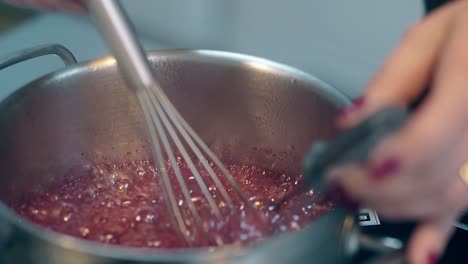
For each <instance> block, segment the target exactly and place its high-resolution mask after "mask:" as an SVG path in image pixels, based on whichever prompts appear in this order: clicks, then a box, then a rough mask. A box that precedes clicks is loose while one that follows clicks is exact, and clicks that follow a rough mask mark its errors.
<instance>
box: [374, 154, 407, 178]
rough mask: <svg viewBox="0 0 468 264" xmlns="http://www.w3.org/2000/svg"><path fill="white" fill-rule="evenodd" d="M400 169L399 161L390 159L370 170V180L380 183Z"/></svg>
mask: <svg viewBox="0 0 468 264" xmlns="http://www.w3.org/2000/svg"><path fill="white" fill-rule="evenodd" d="M399 169H400V161H399V160H397V159H394V158H390V159H387V160H385V161H384V162H382V163H381V164H380V165H378V166H376V167H375V168H372V173H371V179H372V180H374V181H380V180H382V179H384V178H387V177H388V176H391V175H393V174H394V173H396V172H397V171H398V170H399Z"/></svg>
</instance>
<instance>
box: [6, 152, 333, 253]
mask: <svg viewBox="0 0 468 264" xmlns="http://www.w3.org/2000/svg"><path fill="white" fill-rule="evenodd" d="M195 166H196V167H197V168H198V170H199V171H200V173H201V177H203V181H204V182H205V183H206V185H207V186H206V187H207V190H208V192H209V193H210V196H211V197H213V202H214V203H216V205H217V207H218V208H219V210H220V213H221V218H218V217H216V215H215V214H214V213H213V211H212V210H211V209H210V206H209V204H208V201H207V199H206V198H205V197H204V196H203V192H202V189H201V188H200V187H199V185H198V183H197V179H196V177H195V176H194V175H193V174H192V173H191V171H190V169H189V166H188V165H187V164H186V163H184V162H182V161H181V160H179V161H178V167H179V168H180V170H181V173H182V175H183V178H184V179H185V183H186V186H187V190H188V192H189V194H190V202H192V203H193V205H194V207H195V208H196V210H197V213H198V214H199V217H200V219H201V223H200V222H197V221H196V218H195V217H194V216H193V214H192V213H191V211H190V208H189V201H188V200H187V199H185V198H184V196H183V194H182V191H181V188H180V186H179V185H178V183H177V179H176V177H175V173H174V171H173V170H172V169H169V170H168V175H169V178H170V179H171V186H173V188H174V193H175V196H174V199H175V202H176V203H177V206H178V209H179V211H180V214H181V215H182V221H183V223H184V225H185V227H186V232H187V234H189V235H190V237H191V239H192V240H191V242H190V243H188V242H187V241H186V240H185V239H184V237H183V236H182V235H181V233H180V232H179V229H178V228H176V226H175V225H173V224H172V223H174V222H173V218H172V216H173V212H171V211H169V210H168V207H167V206H166V203H165V199H166V196H165V192H164V190H163V188H162V187H161V186H162V184H161V182H160V179H161V177H160V175H159V174H160V172H158V171H156V170H155V169H154V166H152V165H151V164H150V162H148V161H132V162H124V163H114V164H95V165H92V166H85V167H79V168H74V169H72V170H70V172H69V173H68V174H67V175H65V176H64V177H61V178H57V179H55V180H54V181H52V182H51V183H49V184H48V185H47V186H43V187H42V188H40V189H37V190H34V191H31V192H30V193H28V194H26V195H24V196H23V197H21V199H19V200H17V201H15V202H13V203H11V204H10V205H11V207H12V208H13V209H14V210H15V211H16V212H17V213H18V214H20V215H21V216H23V217H24V218H26V219H28V220H30V221H32V222H33V223H35V224H38V225H40V226H42V227H45V228H48V229H50V230H53V231H56V232H60V233H64V234H68V235H71V236H74V237H78V238H81V239H86V240H92V241H97V242H102V243H106V244H113V245H121V246H129V247H145V248H186V247H205V246H219V245H221V242H222V243H224V244H230V243H238V244H241V245H246V244H248V243H253V242H255V241H258V240H261V239H263V238H264V237H265V236H269V235H274V234H279V233H285V232H290V231H295V230H299V229H301V228H303V227H304V226H305V225H306V224H307V223H309V222H310V221H312V220H313V219H314V218H316V217H318V216H320V215H323V214H325V213H327V212H329V211H330V210H332V208H333V204H332V202H330V201H328V200H327V199H325V198H322V197H320V196H318V195H316V194H314V193H313V191H309V192H306V193H303V194H301V195H298V196H296V197H294V198H293V199H292V200H290V201H289V202H288V203H287V204H286V205H285V206H282V207H280V209H279V210H277V211H276V210H272V208H271V205H272V204H275V202H276V201H278V200H279V199H281V197H283V196H284V195H285V194H286V193H288V192H290V191H291V190H292V189H293V188H295V187H296V186H297V185H299V184H300V183H301V181H302V178H301V175H286V174H283V173H281V172H275V171H271V170H266V169H263V168H259V167H256V166H246V165H238V164H231V165H227V166H226V168H227V170H228V171H229V172H230V173H231V175H232V176H233V178H234V179H235V180H236V181H237V182H238V184H239V186H240V188H241V191H242V193H243V194H244V195H245V196H246V197H247V198H248V200H249V201H250V204H251V205H253V207H255V208H252V207H249V206H248V205H246V204H244V203H242V201H241V199H239V197H238V195H237V194H236V192H235V191H234V190H232V188H228V187H229V186H230V185H229V184H228V181H227V180H226V177H224V176H222V174H221V172H220V171H218V170H215V173H216V174H217V175H219V177H220V179H221V181H222V182H223V183H224V186H226V189H227V192H228V194H229V197H230V198H231V199H232V202H233V204H234V205H235V208H231V207H229V206H228V204H229V203H228V201H226V200H225V199H224V198H223V196H222V195H221V190H220V188H219V185H215V184H214V181H213V180H212V179H211V178H210V176H209V174H208V172H207V171H206V170H204V169H203V167H202V165H201V164H195ZM261 216H263V217H261Z"/></svg>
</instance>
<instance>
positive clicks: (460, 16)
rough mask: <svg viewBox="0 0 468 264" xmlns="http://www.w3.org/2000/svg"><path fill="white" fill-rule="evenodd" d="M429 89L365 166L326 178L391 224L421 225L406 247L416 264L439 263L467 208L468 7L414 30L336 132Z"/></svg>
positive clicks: (456, 6)
mask: <svg viewBox="0 0 468 264" xmlns="http://www.w3.org/2000/svg"><path fill="white" fill-rule="evenodd" d="M429 83H431V90H430V92H429V95H428V96H427V98H426V99H425V100H424V101H423V102H422V104H421V105H420V106H419V108H418V109H417V110H416V111H415V112H414V113H413V114H412V115H411V116H410V119H409V120H408V122H407V124H406V125H405V126H404V127H403V128H402V129H400V130H399V131H398V132H397V133H394V134H393V135H391V136H389V137H388V138H387V139H385V140H384V141H383V142H381V143H380V144H379V145H378V146H377V147H376V148H375V149H374V150H373V152H372V153H371V156H370V158H369V160H368V161H367V163H366V164H360V165H356V164H352V165H346V166H342V167H340V168H336V170H334V171H332V172H331V173H330V174H329V178H328V180H329V181H330V183H331V185H332V186H331V188H333V189H335V190H336V189H342V190H344V191H345V192H346V194H347V196H348V197H349V198H351V199H353V200H354V201H357V202H359V203H360V204H361V205H363V206H368V207H372V208H375V209H376V210H377V211H378V212H379V213H380V214H381V215H382V216H383V217H385V218H387V219H395V220H416V221H419V222H420V225H419V227H418V228H417V229H416V230H415V232H414V233H413V235H412V238H411V240H410V242H409V245H408V246H409V247H408V253H407V256H408V260H409V262H410V263H412V264H427V263H436V262H437V258H438V256H440V255H442V254H443V251H444V249H445V246H446V243H447V241H448V240H449V238H450V236H451V234H452V232H453V227H452V224H453V223H454V221H455V220H456V218H457V217H459V216H460V214H461V213H462V212H463V211H464V210H465V209H467V206H468V183H467V181H468V177H466V179H467V181H464V180H463V177H462V176H463V175H465V174H467V176H468V165H465V166H464V164H468V1H456V2H453V3H450V4H448V5H446V6H444V7H442V8H440V9H439V10H436V11H434V12H433V13H432V14H430V15H429V16H427V17H426V18H424V19H423V20H422V21H420V22H419V23H417V24H416V25H414V26H412V27H411V29H410V30H409V31H408V32H407V33H406V34H405V36H404V38H403V40H402V41H401V43H400V45H399V47H398V48H397V49H396V50H395V51H394V52H393V54H391V56H390V57H389V58H388V59H387V61H386V62H385V64H384V65H383V67H382V68H381V69H380V71H379V72H378V73H377V74H376V76H375V78H373V80H371V82H370V83H369V85H368V87H367V89H366V90H365V93H364V95H363V97H362V98H361V99H358V100H356V101H355V102H354V104H352V105H351V106H350V107H347V108H345V109H343V111H342V112H341V114H340V115H339V117H338V125H339V126H340V127H342V128H346V127H350V126H353V125H355V124H357V123H358V122H360V121H362V120H363V119H364V118H366V117H367V116H369V115H370V114H372V113H374V112H375V111H377V110H378V109H381V108H383V107H385V106H407V105H408V104H409V103H411V102H412V101H413V100H415V99H416V98H417V97H418V95H420V94H421V93H422V92H423V89H424V88H425V87H426V85H427V84H429ZM348 202H349V201H348ZM350 204H352V203H350Z"/></svg>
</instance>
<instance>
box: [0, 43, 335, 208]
mask: <svg viewBox="0 0 468 264" xmlns="http://www.w3.org/2000/svg"><path fill="white" fill-rule="evenodd" d="M150 59H151V61H152V64H153V68H154V72H155V74H156V76H157V79H158V80H159V82H160V84H161V86H162V87H163V89H164V90H165V91H166V93H167V95H168V96H169V98H170V99H171V100H172V102H173V103H174V104H175V106H176V108H177V109H179V111H180V112H181V114H182V115H183V116H184V117H185V119H186V120H187V121H188V123H189V124H191V125H192V127H193V128H194V130H195V131H197V132H198V133H199V135H200V136H201V137H202V139H203V140H204V141H205V142H206V143H207V144H208V145H209V147H210V148H211V149H212V150H214V151H215V153H216V154H217V155H218V156H219V157H220V158H221V159H223V160H232V161H235V162H241V163H246V164H255V165H259V166H264V167H274V168H278V169H283V170H286V172H288V173H294V172H295V173H297V172H298V171H299V170H300V158H301V157H302V155H303V153H304V151H305V150H306V148H307V147H308V145H309V144H311V143H312V142H313V141H315V140H317V139H324V138H325V139H326V138H329V137H330V136H332V135H333V134H334V132H335V129H334V125H333V119H334V118H333V117H334V113H335V111H336V109H337V107H338V101H339V100H336V98H332V97H331V96H329V95H327V93H326V92H324V91H323V88H322V87H319V86H317V85H315V84H313V83H311V82H309V81H307V80H306V79H303V78H301V77H300V75H297V76H293V75H292V74H291V72H289V70H284V69H282V68H280V67H276V66H273V65H269V64H262V63H260V62H259V61H246V60H244V59H243V60H240V59H238V58H236V57H235V56H233V57H223V55H220V54H217V53H213V54H209V53H203V52H188V51H186V52H184V51H174V52H161V53H158V52H154V53H151V55H150ZM0 139H1V141H0V175H1V179H0V181H1V184H0V198H1V199H3V200H8V199H11V198H14V197H16V196H18V195H21V194H22V193H24V191H26V190H30V189H31V188H34V187H36V186H40V185H41V184H40V183H46V182H47V181H48V180H50V179H52V178H55V177H62V176H63V175H65V174H66V172H67V171H68V170H69V169H70V168H72V167H76V166H80V165H87V164H90V163H94V162H111V161H127V160H141V159H149V158H150V154H149V151H148V150H149V149H148V142H147V136H146V128H145V123H144V119H143V115H142V112H141V110H140V106H139V103H138V101H137V99H136V97H135V95H134V92H133V91H132V90H131V89H128V88H127V87H126V86H125V85H124V83H123V81H122V80H121V79H120V78H119V77H118V69H117V67H116V65H115V61H114V60H113V59H110V58H103V59H99V60H96V61H93V62H90V63H87V64H84V65H77V66H74V67H72V68H69V69H67V70H64V71H61V72H58V73H54V74H51V75H48V76H46V77H44V78H42V79H40V80H37V81H35V82H33V83H31V84H29V85H27V86H26V87H24V88H22V89H21V90H19V91H18V92H17V93H15V94H14V95H12V96H10V97H9V98H7V100H5V101H3V102H1V104H0Z"/></svg>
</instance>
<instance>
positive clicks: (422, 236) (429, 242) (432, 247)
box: [407, 214, 456, 264]
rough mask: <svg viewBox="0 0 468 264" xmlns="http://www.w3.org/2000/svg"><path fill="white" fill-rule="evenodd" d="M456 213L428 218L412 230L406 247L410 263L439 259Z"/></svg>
mask: <svg viewBox="0 0 468 264" xmlns="http://www.w3.org/2000/svg"><path fill="white" fill-rule="evenodd" d="M455 219H456V215H455V214H451V215H449V216H445V217H443V218H441V219H436V220H429V221H427V222H424V223H422V224H420V225H419V226H418V227H417V228H416V230H415V231H414V232H413V234H412V236H411V238H410V241H409V243H408V247H407V257H408V260H409V263H411V264H435V263H437V262H438V261H439V259H440V256H441V255H442V254H443V252H444V250H445V247H446V245H447V243H448V240H449V239H450V236H451V235H452V233H453V230H454V227H453V223H454V222H455Z"/></svg>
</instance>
